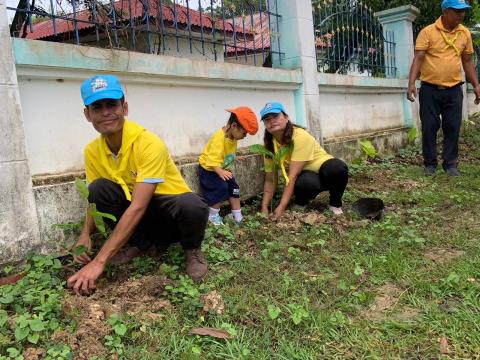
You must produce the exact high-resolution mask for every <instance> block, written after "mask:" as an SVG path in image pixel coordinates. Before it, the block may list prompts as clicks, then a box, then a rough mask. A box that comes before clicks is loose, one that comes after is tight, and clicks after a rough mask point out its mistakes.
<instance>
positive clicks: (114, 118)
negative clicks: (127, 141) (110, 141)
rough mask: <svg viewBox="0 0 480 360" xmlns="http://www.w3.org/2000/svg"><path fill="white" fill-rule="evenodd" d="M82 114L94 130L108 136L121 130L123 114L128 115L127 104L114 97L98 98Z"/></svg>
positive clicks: (123, 120)
mask: <svg viewBox="0 0 480 360" xmlns="http://www.w3.org/2000/svg"><path fill="white" fill-rule="evenodd" d="M84 114H85V117H86V118H87V120H88V121H89V122H91V123H92V125H93V127H94V128H95V130H97V131H98V132H99V133H100V134H102V135H104V136H109V135H113V134H116V133H118V132H121V131H122V130H123V124H124V122H125V116H127V115H128V104H127V102H125V101H124V102H122V100H115V99H103V100H98V101H95V102H94V103H93V104H91V105H89V106H87V107H86V108H85V109H84Z"/></svg>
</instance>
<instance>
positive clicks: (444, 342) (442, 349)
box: [438, 337, 450, 354]
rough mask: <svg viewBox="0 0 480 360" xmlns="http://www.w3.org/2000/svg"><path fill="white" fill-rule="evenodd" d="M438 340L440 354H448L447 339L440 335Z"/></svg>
mask: <svg viewBox="0 0 480 360" xmlns="http://www.w3.org/2000/svg"><path fill="white" fill-rule="evenodd" d="M438 342H439V343H440V354H449V353H450V349H449V347H448V340H447V338H446V337H441V338H440V339H438Z"/></svg>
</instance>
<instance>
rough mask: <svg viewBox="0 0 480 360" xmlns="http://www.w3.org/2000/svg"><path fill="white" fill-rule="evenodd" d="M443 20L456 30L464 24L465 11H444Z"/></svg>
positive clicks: (450, 9) (449, 9)
mask: <svg viewBox="0 0 480 360" xmlns="http://www.w3.org/2000/svg"><path fill="white" fill-rule="evenodd" d="M443 18H444V20H445V21H446V22H447V24H448V25H450V26H452V27H454V28H455V27H457V26H458V25H460V24H461V23H462V22H463V19H465V9H461V10H458V9H452V8H448V9H445V10H443Z"/></svg>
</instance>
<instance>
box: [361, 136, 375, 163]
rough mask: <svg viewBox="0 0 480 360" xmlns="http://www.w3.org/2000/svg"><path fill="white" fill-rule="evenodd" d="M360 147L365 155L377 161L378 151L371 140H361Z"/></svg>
mask: <svg viewBox="0 0 480 360" xmlns="http://www.w3.org/2000/svg"><path fill="white" fill-rule="evenodd" d="M360 145H361V146H362V151H363V152H364V154H365V155H367V156H368V157H369V158H372V159H375V158H376V157H377V150H376V149H375V147H374V146H373V144H372V143H371V141H370V140H361V141H360Z"/></svg>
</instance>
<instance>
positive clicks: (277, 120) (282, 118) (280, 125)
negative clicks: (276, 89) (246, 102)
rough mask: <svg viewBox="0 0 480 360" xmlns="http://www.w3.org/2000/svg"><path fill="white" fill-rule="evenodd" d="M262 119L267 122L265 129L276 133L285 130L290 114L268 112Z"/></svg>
mask: <svg viewBox="0 0 480 360" xmlns="http://www.w3.org/2000/svg"><path fill="white" fill-rule="evenodd" d="M262 120H263V122H264V124H265V129H267V131H268V132H269V133H270V134H274V133H279V132H282V131H283V130H285V127H286V126H287V122H288V116H286V115H285V114H283V113H278V114H268V115H267V116H265V117H264V118H263V119H262Z"/></svg>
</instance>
